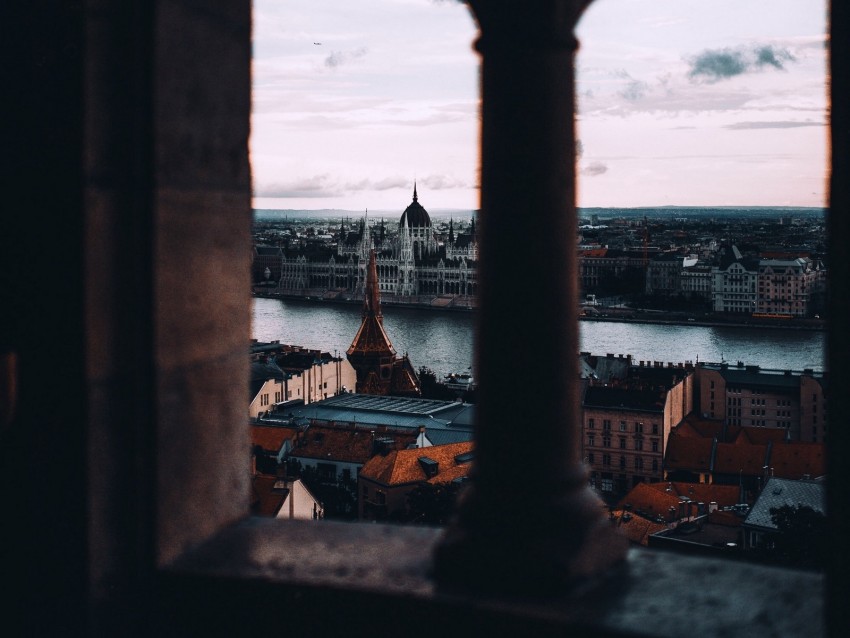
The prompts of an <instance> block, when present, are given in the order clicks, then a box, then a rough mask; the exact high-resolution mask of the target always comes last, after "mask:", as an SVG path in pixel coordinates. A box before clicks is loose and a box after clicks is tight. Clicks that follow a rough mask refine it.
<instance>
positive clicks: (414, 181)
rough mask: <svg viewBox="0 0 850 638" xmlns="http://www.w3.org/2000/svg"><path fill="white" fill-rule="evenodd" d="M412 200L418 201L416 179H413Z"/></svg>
mask: <svg viewBox="0 0 850 638" xmlns="http://www.w3.org/2000/svg"><path fill="white" fill-rule="evenodd" d="M413 201H414V202H418V201H419V196H418V195H417V194H416V180H413Z"/></svg>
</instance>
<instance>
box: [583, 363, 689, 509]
mask: <svg viewBox="0 0 850 638" xmlns="http://www.w3.org/2000/svg"><path fill="white" fill-rule="evenodd" d="M641 363H643V362H641ZM692 396H693V370H692V368H685V367H684V366H675V367H674V366H669V367H663V366H662V365H660V364H653V365H652V366H646V367H642V366H630V367H629V369H628V372H627V374H626V376H625V378H622V379H610V378H609V379H608V380H605V382H604V383H603V380H598V381H596V380H591V381H590V383H589V384H588V386H587V387H586V389H585V392H584V398H583V400H582V426H583V428H582V429H583V432H582V434H583V436H582V453H583V457H584V460H585V463H586V464H587V465H588V466H589V468H590V482H591V485H592V486H593V487H595V488H597V489H599V490H600V491H601V492H603V493H613V494H621V495H622V494H625V493H626V492H627V491H628V490H629V489H631V488H632V487H634V486H635V485H638V484H639V483H643V482H647V481H650V482H651V481H660V480H662V478H663V476H664V474H663V472H664V468H663V461H664V452H665V449H666V445H667V439H668V437H669V436H670V432H671V430H672V429H673V428H674V427H675V426H676V425H678V424H679V423H680V422H681V421H682V420H683V419H684V418H685V416H686V415H687V414H688V413H690V411H691V410H692V407H693V404H692Z"/></svg>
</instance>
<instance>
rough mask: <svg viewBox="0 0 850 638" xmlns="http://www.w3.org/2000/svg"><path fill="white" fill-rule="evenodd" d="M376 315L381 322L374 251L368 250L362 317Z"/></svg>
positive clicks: (376, 264) (379, 295)
mask: <svg viewBox="0 0 850 638" xmlns="http://www.w3.org/2000/svg"><path fill="white" fill-rule="evenodd" d="M370 314H371V315H372V316H374V317H377V318H378V320H379V321H381V323H383V321H382V319H383V314H382V313H381V291H380V286H378V263H377V261H376V260H375V251H374V249H373V250H370V251H369V265H368V266H367V268H366V296H365V299H364V300H363V317H364V318H365V317H366V316H367V315H370Z"/></svg>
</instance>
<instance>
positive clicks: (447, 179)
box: [417, 173, 469, 191]
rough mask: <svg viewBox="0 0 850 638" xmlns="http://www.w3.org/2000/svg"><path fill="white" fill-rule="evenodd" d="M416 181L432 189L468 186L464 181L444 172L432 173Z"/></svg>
mask: <svg viewBox="0 0 850 638" xmlns="http://www.w3.org/2000/svg"><path fill="white" fill-rule="evenodd" d="M417 182H418V183H420V184H423V185H424V186H426V187H427V188H428V189H430V190H434V191H440V190H448V189H452V188H467V187H468V186H469V185H468V184H467V182H466V181H464V180H462V179H457V178H456V177H452V176H451V175H446V174H444V173H432V174H431V175H428V176H426V177H425V178H420V179H418V180H417Z"/></svg>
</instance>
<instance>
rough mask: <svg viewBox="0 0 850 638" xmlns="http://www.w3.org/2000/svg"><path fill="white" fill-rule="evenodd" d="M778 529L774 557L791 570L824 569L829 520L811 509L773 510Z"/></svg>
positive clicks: (771, 513) (780, 508)
mask: <svg viewBox="0 0 850 638" xmlns="http://www.w3.org/2000/svg"><path fill="white" fill-rule="evenodd" d="M770 518H771V520H772V521H773V524H774V525H776V529H777V533H776V535H775V536H774V538H773V541H774V542H773V548H774V549H773V556H774V558H775V559H776V560H777V561H778V562H780V563H782V564H783V565H788V566H791V567H802V568H807V569H822V568H823V567H824V565H825V563H826V555H825V554H826V547H827V544H826V542H825V539H826V533H827V528H826V525H827V523H826V516H824V515H823V514H822V513H821V512H818V511H817V510H814V509H812V508H811V507H809V506H808V505H802V504H801V505H797V506H796V507H793V506H791V505H783V506H782V507H772V508H770Z"/></svg>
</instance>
